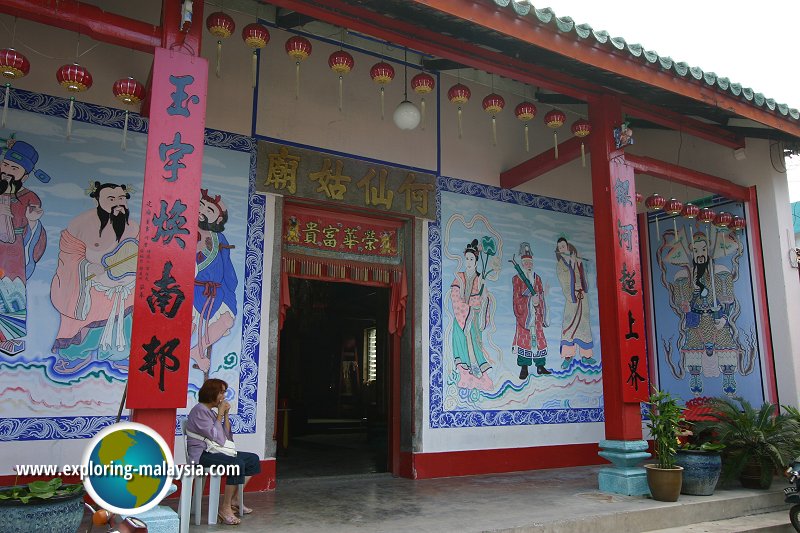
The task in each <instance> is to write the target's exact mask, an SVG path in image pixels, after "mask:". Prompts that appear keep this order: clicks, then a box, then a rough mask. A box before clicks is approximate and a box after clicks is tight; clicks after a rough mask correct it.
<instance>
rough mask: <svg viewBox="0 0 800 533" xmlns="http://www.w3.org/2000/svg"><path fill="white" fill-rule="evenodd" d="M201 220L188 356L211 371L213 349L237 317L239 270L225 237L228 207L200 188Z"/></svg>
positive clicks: (202, 367) (218, 198)
mask: <svg viewBox="0 0 800 533" xmlns="http://www.w3.org/2000/svg"><path fill="white" fill-rule="evenodd" d="M200 192H201V197H200V215H199V216H200V220H199V222H198V234H197V257H196V267H195V281H194V309H193V311H192V331H193V332H194V334H195V340H194V344H193V345H192V347H191V349H190V350H189V355H190V357H191V358H192V360H193V361H194V364H195V365H196V366H197V368H199V369H200V370H202V371H203V372H204V373H205V374H208V371H209V367H210V364H211V348H212V347H213V345H214V344H215V343H216V342H217V341H219V340H220V339H221V338H222V337H224V336H225V335H227V334H228V333H230V331H231V328H232V327H233V323H234V321H235V320H236V286H237V284H238V280H237V279H236V271H235V270H234V269H233V263H232V262H231V249H232V248H233V246H231V245H229V244H228V240H227V239H226V238H225V234H224V233H222V232H223V231H225V223H226V222H227V221H228V210H227V209H226V207H225V204H224V203H223V202H222V199H221V198H220V196H219V195H215V196H210V195H209V194H208V190H207V189H201V190H200Z"/></svg>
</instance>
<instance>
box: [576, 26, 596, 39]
mask: <svg viewBox="0 0 800 533" xmlns="http://www.w3.org/2000/svg"><path fill="white" fill-rule="evenodd" d="M575 33H577V34H578V37H580V38H581V39H586V38H587V37H589V36H590V35H591V34H592V27H591V26H589V25H588V24H578V25H576V26H575Z"/></svg>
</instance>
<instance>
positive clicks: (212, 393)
mask: <svg viewBox="0 0 800 533" xmlns="http://www.w3.org/2000/svg"><path fill="white" fill-rule="evenodd" d="M227 390H228V384H227V383H225V382H224V381H222V380H221V379H209V380H206V382H205V383H203V386H202V387H201V388H200V392H198V394H197V399H198V401H199V403H198V404H197V405H195V406H194V407H193V408H192V410H191V411H190V412H189V418H188V420H187V421H186V452H187V455H188V457H187V460H188V461H189V462H191V463H200V464H201V465H203V466H205V467H209V466H211V465H238V466H239V475H236V476H232V475H228V476H227V478H226V482H225V493H224V495H223V498H222V502H221V503H220V506H219V518H220V520H222V522H223V523H224V524H228V525H236V524H238V523H239V522H240V520H239V519H238V518H237V517H236V515H235V514H234V511H238V510H239V509H238V508H237V507H236V506H233V505H232V504H231V502H232V501H234V497H235V496H237V491H238V490H239V487H238V486H239V485H240V484H244V485H247V482H248V481H250V478H251V477H252V476H253V475H255V474H258V473H259V472H261V462H260V461H259V459H258V455H256V454H254V453H250V452H241V451H238V450H237V453H236V456H235V457H231V456H230V455H226V454H224V453H212V452H209V451H208V447H209V446H213V444H212V443H211V441H213V442H214V443H216V444H219V445H220V446H221V445H223V444H225V441H226V440H231V441H232V440H233V433H232V432H231V422H230V418H229V415H228V413H229V411H230V408H231V405H230V404H229V403H228V402H227V401H225V392H226V391H227ZM214 408H216V409H217V411H216V412H214V411H212V409H214ZM192 434H194V435H195V436H192ZM197 437H202V440H201V439H200V438H197ZM243 488H244V487H243ZM241 511H242V513H243V514H249V513H252V512H253V510H252V509H250V508H249V507H243V508H242V509H241Z"/></svg>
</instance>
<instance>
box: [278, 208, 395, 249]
mask: <svg viewBox="0 0 800 533" xmlns="http://www.w3.org/2000/svg"><path fill="white" fill-rule="evenodd" d="M400 226H401V223H400V222H393V221H390V220H380V219H374V218H368V217H363V216H360V215H351V214H346V213H333V212H328V211H322V210H319V209H312V208H307V207H299V206H290V205H287V206H286V209H285V210H284V216H283V234H282V235H283V237H282V240H283V242H284V243H285V244H286V245H287V246H289V248H290V249H292V250H294V251H299V250H298V249H311V250H316V251H320V252H331V253H333V254H334V256H341V257H346V256H347V255H354V256H369V257H387V258H393V259H395V260H397V259H399V254H400V250H399V249H400V246H399V239H398V230H399V229H400Z"/></svg>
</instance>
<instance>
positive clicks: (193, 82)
mask: <svg viewBox="0 0 800 533" xmlns="http://www.w3.org/2000/svg"><path fill="white" fill-rule="evenodd" d="M182 4H183V2H181V1H179V0H164V2H163V11H162V28H163V30H164V35H163V39H162V45H163V47H162V48H156V50H155V53H154V59H153V69H152V74H151V86H150V90H149V97H148V111H149V113H148V114H149V118H150V125H149V131H148V136H147V155H146V163H145V176H144V191H143V194H142V217H141V221H142V222H141V228H140V231H139V255H138V264H137V272H136V295H135V301H134V314H133V331H132V334H131V355H130V365H129V370H128V372H129V373H128V399H127V406H128V407H129V408H131V409H133V412H132V416H131V418H132V420H133V421H134V422H139V423H142V424H145V425H147V426H150V427H151V428H153V429H154V430H156V431H157V432H158V433H159V434H160V435H161V436H162V437H163V438H164V440H165V441H166V442H167V444H169V446H170V448H171V449H172V448H174V443H175V419H176V412H177V409H178V408H179V407H185V406H186V391H187V388H188V377H189V365H190V364H191V363H190V359H189V347H190V344H191V333H192V329H191V322H192V304H193V296H194V270H195V253H196V239H195V236H196V235H197V222H198V205H199V201H200V183H201V177H202V160H203V146H204V144H203V137H204V132H205V118H206V93H207V91H208V62H207V61H206V60H205V59H203V58H201V57H199V53H200V39H201V35H202V26H203V3H202V2H194V13H193V24H191V26H186V25H185V24H183V20H182V18H181V6H182ZM182 30H186V31H182Z"/></svg>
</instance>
